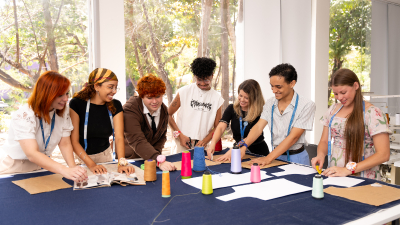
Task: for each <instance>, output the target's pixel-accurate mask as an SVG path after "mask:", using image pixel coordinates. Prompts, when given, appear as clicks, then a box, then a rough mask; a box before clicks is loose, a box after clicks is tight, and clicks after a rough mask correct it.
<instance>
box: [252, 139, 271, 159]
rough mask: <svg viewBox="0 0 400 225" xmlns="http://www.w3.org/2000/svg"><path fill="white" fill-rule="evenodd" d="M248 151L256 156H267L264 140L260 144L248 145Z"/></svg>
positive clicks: (266, 146) (267, 151)
mask: <svg viewBox="0 0 400 225" xmlns="http://www.w3.org/2000/svg"><path fill="white" fill-rule="evenodd" d="M249 150H250V152H252V153H254V154H258V155H263V156H267V155H268V154H269V149H268V145H267V143H265V141H264V140H263V141H261V142H260V143H256V144H252V145H250V147H249Z"/></svg>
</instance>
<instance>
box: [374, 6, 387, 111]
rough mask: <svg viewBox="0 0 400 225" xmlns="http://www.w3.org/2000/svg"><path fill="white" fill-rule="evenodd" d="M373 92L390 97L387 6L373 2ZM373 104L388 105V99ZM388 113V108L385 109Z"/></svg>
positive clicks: (375, 101)
mask: <svg viewBox="0 0 400 225" xmlns="http://www.w3.org/2000/svg"><path fill="white" fill-rule="evenodd" d="M371 28H372V32H371V62H372V63H371V75H370V79H371V92H374V94H377V95H388V94H389V92H388V82H389V80H388V65H389V64H388V42H387V40H388V18H387V4H386V3H383V2H380V1H372V24H371ZM371 102H372V103H373V104H374V103H378V102H382V103H384V104H386V105H387V103H388V99H378V100H374V99H372V100H371ZM385 110H386V112H387V108H386V109H385Z"/></svg>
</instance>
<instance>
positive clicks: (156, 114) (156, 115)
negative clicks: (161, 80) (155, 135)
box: [142, 100, 162, 128]
mask: <svg viewBox="0 0 400 225" xmlns="http://www.w3.org/2000/svg"><path fill="white" fill-rule="evenodd" d="M142 104H143V114H145V115H146V118H147V121H149V124H150V127H151V122H152V121H151V117H150V116H149V115H148V113H150V111H149V109H148V108H147V107H146V106H145V105H144V103H143V100H142ZM161 107H162V106H160V107H159V108H158V109H157V111H155V112H154V113H153V115H151V113H150V115H151V116H152V117H154V123H156V128H157V127H158V123H159V122H160V111H161Z"/></svg>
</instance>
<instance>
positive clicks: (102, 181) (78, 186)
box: [74, 164, 146, 190]
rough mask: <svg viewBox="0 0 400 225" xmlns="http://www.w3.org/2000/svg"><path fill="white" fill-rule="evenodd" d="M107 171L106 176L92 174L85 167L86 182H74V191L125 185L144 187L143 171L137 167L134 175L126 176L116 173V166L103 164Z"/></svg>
mask: <svg viewBox="0 0 400 225" xmlns="http://www.w3.org/2000/svg"><path fill="white" fill-rule="evenodd" d="M103 166H104V167H105V168H106V169H107V173H106V174H93V173H92V172H91V171H90V170H89V168H87V167H86V170H87V174H88V180H87V181H84V182H74V190H83V189H90V188H98V187H111V185H112V184H114V183H116V184H120V185H122V186H126V185H129V184H130V185H146V181H144V171H143V170H141V169H140V168H139V167H137V166H134V165H130V166H133V167H135V173H132V174H130V175H126V174H125V173H123V174H121V173H118V165H117V164H103Z"/></svg>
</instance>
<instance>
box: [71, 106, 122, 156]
mask: <svg viewBox="0 0 400 225" xmlns="http://www.w3.org/2000/svg"><path fill="white" fill-rule="evenodd" d="M86 103H87V101H84V100H82V99H79V98H73V99H71V101H70V103H69V107H70V108H71V109H72V110H74V111H75V112H76V113H77V114H78V115H79V143H80V144H81V146H82V148H85V142H84V141H83V140H84V138H83V134H84V130H83V129H84V125H85V114H86ZM113 103H114V107H115V109H116V112H115V114H113V117H114V116H115V115H117V114H118V113H120V112H122V111H123V110H122V105H121V102H120V101H118V100H116V99H113ZM111 135H112V127H111V121H110V116H109V115H108V110H107V106H106V105H96V104H92V103H90V109H89V119H88V126H87V149H86V153H87V154H88V155H93V154H97V153H100V152H103V151H104V150H106V149H107V148H108V147H110V142H109V137H110V136H111Z"/></svg>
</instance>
